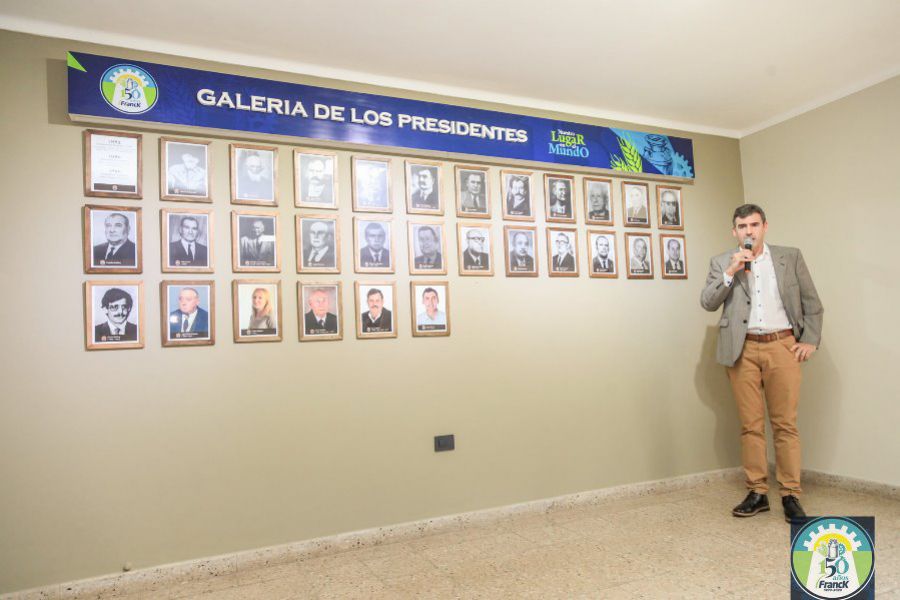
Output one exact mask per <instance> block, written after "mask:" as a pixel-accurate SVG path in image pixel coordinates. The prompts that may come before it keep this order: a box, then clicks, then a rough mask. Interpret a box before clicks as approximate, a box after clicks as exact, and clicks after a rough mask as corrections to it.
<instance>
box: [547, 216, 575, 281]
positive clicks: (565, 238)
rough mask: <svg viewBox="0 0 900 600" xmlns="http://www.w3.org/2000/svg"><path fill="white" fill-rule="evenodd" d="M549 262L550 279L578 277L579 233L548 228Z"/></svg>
mask: <svg viewBox="0 0 900 600" xmlns="http://www.w3.org/2000/svg"><path fill="white" fill-rule="evenodd" d="M547 260H548V268H549V271H550V277H578V232H577V231H576V230H575V229H569V228H563V227H548V228H547Z"/></svg>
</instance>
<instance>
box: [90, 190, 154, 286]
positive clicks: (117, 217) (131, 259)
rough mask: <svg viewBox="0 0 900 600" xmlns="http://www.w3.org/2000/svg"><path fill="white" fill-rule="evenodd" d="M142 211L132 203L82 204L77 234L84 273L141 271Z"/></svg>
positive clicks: (142, 253) (142, 262) (142, 254)
mask: <svg viewBox="0 0 900 600" xmlns="http://www.w3.org/2000/svg"><path fill="white" fill-rule="evenodd" d="M142 212H143V211H142V210H141V209H140V208H137V207H133V206H103V205H100V204H85V205H84V207H83V208H82V231H81V237H82V255H83V259H84V261H83V262H84V272H85V273H110V274H112V273H116V274H121V273H141V272H143V268H144V251H143V248H144V243H143V221H144V220H143V216H142ZM101 221H102V223H103V224H102V226H101V224H100V223H101ZM101 230H102V233H101Z"/></svg>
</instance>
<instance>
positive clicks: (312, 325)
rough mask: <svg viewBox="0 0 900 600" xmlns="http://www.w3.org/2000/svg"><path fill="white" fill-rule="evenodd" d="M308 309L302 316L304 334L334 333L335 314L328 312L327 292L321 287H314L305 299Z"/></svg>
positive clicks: (335, 329)
mask: <svg viewBox="0 0 900 600" xmlns="http://www.w3.org/2000/svg"><path fill="white" fill-rule="evenodd" d="M307 304H309V310H308V311H307V313H306V315H305V316H304V317H303V326H304V327H305V328H306V335H326V334H335V333H337V330H338V322H337V315H336V314H334V313H333V312H330V311H329V310H328V309H329V308H330V306H329V302H328V293H327V292H326V291H325V290H324V289H322V288H315V289H313V291H312V292H311V293H310V294H309V299H308V300H307Z"/></svg>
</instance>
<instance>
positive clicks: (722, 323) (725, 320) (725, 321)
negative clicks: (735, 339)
mask: <svg viewBox="0 0 900 600" xmlns="http://www.w3.org/2000/svg"><path fill="white" fill-rule="evenodd" d="M719 327H728V317H722V318H721V319H719Z"/></svg>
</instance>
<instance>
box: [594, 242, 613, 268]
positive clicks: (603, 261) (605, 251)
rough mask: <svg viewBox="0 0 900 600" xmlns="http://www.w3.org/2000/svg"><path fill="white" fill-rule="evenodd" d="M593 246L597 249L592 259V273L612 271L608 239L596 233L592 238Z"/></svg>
mask: <svg viewBox="0 0 900 600" xmlns="http://www.w3.org/2000/svg"><path fill="white" fill-rule="evenodd" d="M594 248H595V249H596V251H597V253H596V254H595V255H594V260H593V261H592V266H593V269H594V273H613V272H614V271H615V265H614V264H613V261H612V259H611V258H610V257H609V239H608V238H607V237H606V236H604V235H598V236H597V238H596V239H595V240H594Z"/></svg>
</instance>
